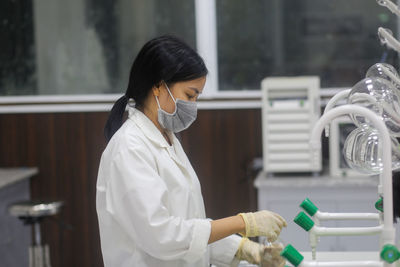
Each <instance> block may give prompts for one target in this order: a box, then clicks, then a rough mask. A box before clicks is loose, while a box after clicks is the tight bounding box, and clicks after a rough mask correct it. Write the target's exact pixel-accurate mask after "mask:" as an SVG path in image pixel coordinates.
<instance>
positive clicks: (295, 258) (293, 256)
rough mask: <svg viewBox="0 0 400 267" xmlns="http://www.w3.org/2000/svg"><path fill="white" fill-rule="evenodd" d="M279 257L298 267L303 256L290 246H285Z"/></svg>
mask: <svg viewBox="0 0 400 267" xmlns="http://www.w3.org/2000/svg"><path fill="white" fill-rule="evenodd" d="M281 256H282V257H284V258H285V259H287V260H288V261H289V262H290V263H291V264H293V265H294V266H298V265H299V264H300V263H301V262H302V261H303V259H304V257H303V255H301V254H300V253H299V252H298V251H297V249H295V248H294V247H293V246H292V245H290V244H289V245H287V246H286V247H285V248H284V249H283V250H282V251H281Z"/></svg>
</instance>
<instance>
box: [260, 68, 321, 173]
mask: <svg viewBox="0 0 400 267" xmlns="http://www.w3.org/2000/svg"><path fill="white" fill-rule="evenodd" d="M319 83H320V82H319V78H318V77H314V76H304V77H269V78H266V79H264V80H263V81H262V84H261V87H262V138H263V166H264V171H265V172H266V173H269V174H273V173H291V172H318V171H320V170H321V168H322V158H321V151H319V152H318V153H317V154H318V155H314V156H312V153H311V150H310V147H309V145H308V140H309V137H310V129H311V128H312V127H313V125H314V124H315V122H316V121H317V120H318V118H319V115H320V105H319ZM289 163H290V164H289Z"/></svg>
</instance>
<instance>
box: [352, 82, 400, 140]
mask: <svg viewBox="0 0 400 267" xmlns="http://www.w3.org/2000/svg"><path fill="white" fill-rule="evenodd" d="M399 101H400V96H399V93H398V90H397V89H395V87H393V86H392V85H391V84H390V83H389V82H388V81H387V80H384V79H381V78H376V77H373V78H365V79H363V80H361V81H359V82H358V83H357V84H356V85H354V86H353V88H352V89H351V91H350V93H349V95H348V104H353V105H359V106H363V107H366V108H368V109H370V110H372V111H374V112H375V113H376V114H377V115H378V116H380V118H381V119H382V120H383V121H384V122H385V124H386V127H387V128H388V130H389V132H390V134H391V135H393V136H400V115H399V114H400V103H399ZM350 117H351V118H352V120H353V122H354V123H355V124H356V125H357V126H358V127H364V126H365V125H369V126H371V125H370V123H369V121H368V119H366V118H365V117H364V116H362V115H360V114H350Z"/></svg>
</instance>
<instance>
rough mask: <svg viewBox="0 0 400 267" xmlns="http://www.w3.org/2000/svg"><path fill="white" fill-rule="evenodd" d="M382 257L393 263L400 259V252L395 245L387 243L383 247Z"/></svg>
mask: <svg viewBox="0 0 400 267" xmlns="http://www.w3.org/2000/svg"><path fill="white" fill-rule="evenodd" d="M381 259H382V260H384V261H386V262H388V263H393V262H395V261H397V260H398V259H400V252H399V250H398V249H397V248H396V247H395V246H393V245H390V244H386V245H384V246H383V248H382V251H381Z"/></svg>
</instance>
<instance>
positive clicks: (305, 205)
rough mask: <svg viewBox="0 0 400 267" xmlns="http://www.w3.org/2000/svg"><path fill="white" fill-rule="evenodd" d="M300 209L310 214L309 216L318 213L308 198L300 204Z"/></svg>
mask: <svg viewBox="0 0 400 267" xmlns="http://www.w3.org/2000/svg"><path fill="white" fill-rule="evenodd" d="M300 207H301V208H302V209H304V210H305V211H306V212H307V213H308V214H310V216H314V214H315V213H317V211H318V208H317V206H315V205H314V203H312V202H311V200H310V199H309V198H306V199H304V200H303V202H301V204H300Z"/></svg>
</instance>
